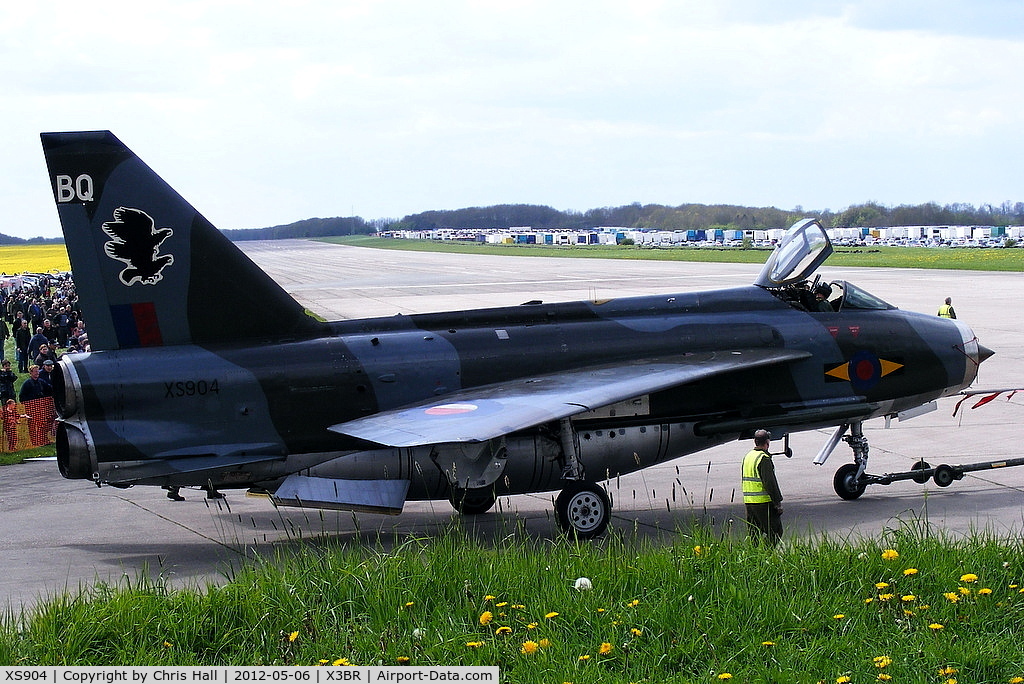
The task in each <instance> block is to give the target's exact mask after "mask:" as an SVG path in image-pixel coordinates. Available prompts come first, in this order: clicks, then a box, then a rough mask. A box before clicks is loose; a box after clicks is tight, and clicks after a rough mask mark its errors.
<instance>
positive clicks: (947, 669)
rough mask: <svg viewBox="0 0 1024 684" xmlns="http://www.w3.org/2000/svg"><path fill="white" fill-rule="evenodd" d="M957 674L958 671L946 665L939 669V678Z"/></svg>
mask: <svg viewBox="0 0 1024 684" xmlns="http://www.w3.org/2000/svg"><path fill="white" fill-rule="evenodd" d="M957 672H959V670H957V669H956V668H955V667H949V666H948V665H947V666H946V667H940V668H939V676H940V677H949V676H950V675H955V674H956V673H957Z"/></svg>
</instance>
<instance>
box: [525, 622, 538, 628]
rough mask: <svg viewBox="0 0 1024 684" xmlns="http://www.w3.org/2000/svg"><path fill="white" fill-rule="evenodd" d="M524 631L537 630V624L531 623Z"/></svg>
mask: <svg viewBox="0 0 1024 684" xmlns="http://www.w3.org/2000/svg"><path fill="white" fill-rule="evenodd" d="M526 629H537V623H536V622H531V623H530V624H528V625H526Z"/></svg>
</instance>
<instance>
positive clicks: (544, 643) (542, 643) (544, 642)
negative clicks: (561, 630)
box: [537, 639, 551, 648]
mask: <svg viewBox="0 0 1024 684" xmlns="http://www.w3.org/2000/svg"><path fill="white" fill-rule="evenodd" d="M537 643H538V645H539V646H540V647H541V648H547V647H548V646H550V645H551V639H541V640H540V641H538V642H537Z"/></svg>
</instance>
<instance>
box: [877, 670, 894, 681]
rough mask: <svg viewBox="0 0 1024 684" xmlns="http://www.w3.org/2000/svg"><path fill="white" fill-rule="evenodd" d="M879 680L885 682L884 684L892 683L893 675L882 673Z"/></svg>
mask: <svg viewBox="0 0 1024 684" xmlns="http://www.w3.org/2000/svg"><path fill="white" fill-rule="evenodd" d="M878 679H879V680H880V681H883V682H888V681H891V680H892V675H890V674H886V673H884V672H880V673H879V674H878Z"/></svg>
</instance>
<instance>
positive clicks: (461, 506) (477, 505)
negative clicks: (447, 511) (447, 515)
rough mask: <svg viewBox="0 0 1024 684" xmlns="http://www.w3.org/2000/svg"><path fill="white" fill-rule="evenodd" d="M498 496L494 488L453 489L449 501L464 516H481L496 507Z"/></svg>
mask: <svg viewBox="0 0 1024 684" xmlns="http://www.w3.org/2000/svg"><path fill="white" fill-rule="evenodd" d="M496 500H497V495H496V494H495V493H494V488H493V487H481V488H480V489H461V488H458V487H456V488H455V489H452V493H451V496H450V497H449V499H448V501H450V502H451V504H452V508H454V509H455V510H456V511H458V512H459V513H461V514H462V515H481V514H483V513H486V512H487V511H489V510H491V508H493V507H494V502H495V501H496Z"/></svg>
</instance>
